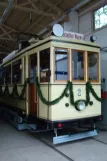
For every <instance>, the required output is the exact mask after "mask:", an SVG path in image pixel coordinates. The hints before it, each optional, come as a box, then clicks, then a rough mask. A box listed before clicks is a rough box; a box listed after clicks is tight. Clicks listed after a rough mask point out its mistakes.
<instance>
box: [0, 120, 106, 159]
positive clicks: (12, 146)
mask: <svg viewBox="0 0 107 161" xmlns="http://www.w3.org/2000/svg"><path fill="white" fill-rule="evenodd" d="M37 136H39V138H40V139H41V140H43V141H45V142H47V143H49V144H50V145H52V141H51V133H45V134H41V135H37ZM95 139H96V140H94V139H93V138H89V139H85V140H81V141H80V140H79V141H76V142H72V143H66V144H62V145H58V146H55V147H54V148H55V149H57V150H58V151H59V152H61V153H63V154H65V155H66V156H68V158H66V157H65V156H64V155H62V154H61V153H59V152H58V151H55V150H54V149H52V148H50V147H49V146H47V145H45V144H44V143H43V142H41V141H39V140H38V139H37V138H36V137H35V135H34V136H32V135H30V134H29V133H26V132H20V131H17V130H16V129H14V128H13V127H12V126H11V125H8V124H7V123H5V122H1V121H0V161H60V160H61V161H67V160H71V161H107V132H100V134H99V135H98V136H97V137H95ZM97 140H98V141H97ZM70 158H71V159H70Z"/></svg>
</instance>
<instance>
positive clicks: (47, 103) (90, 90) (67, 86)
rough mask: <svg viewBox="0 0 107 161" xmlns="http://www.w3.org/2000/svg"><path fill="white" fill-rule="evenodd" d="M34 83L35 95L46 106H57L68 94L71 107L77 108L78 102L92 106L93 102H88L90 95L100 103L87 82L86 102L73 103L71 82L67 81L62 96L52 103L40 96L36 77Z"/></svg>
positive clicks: (99, 99) (40, 92)
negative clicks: (36, 94)
mask: <svg viewBox="0 0 107 161" xmlns="http://www.w3.org/2000/svg"><path fill="white" fill-rule="evenodd" d="M35 82H36V89H37V93H38V96H39V98H40V99H41V101H42V102H43V103H44V104H46V105H55V104H57V103H58V102H59V101H60V100H61V99H62V98H63V97H64V96H66V97H68V96H69V94H70V103H71V104H72V105H73V106H75V107H76V106H77V104H78V102H79V101H84V103H85V105H86V106H88V104H90V105H92V104H93V102H92V101H91V100H90V93H92V95H93V96H94V97H95V99H96V100H97V101H99V102H101V101H102V99H101V98H99V97H98V96H97V94H96V92H95V91H94V89H93V87H92V85H91V84H90V82H87V83H86V100H77V101H74V93H73V85H72V82H70V81H68V83H67V85H66V87H65V89H64V90H63V92H62V94H61V95H60V96H59V97H58V98H56V99H55V100H53V101H48V100H46V99H45V97H44V96H43V94H42V91H41V89H40V84H39V82H38V78H37V77H36V79H35ZM67 91H69V94H68V93H67Z"/></svg>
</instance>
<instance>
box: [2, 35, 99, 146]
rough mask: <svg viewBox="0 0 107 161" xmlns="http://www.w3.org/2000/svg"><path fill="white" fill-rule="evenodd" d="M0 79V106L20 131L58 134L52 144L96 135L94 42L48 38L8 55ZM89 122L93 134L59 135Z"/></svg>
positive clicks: (96, 60) (96, 68)
mask: <svg viewBox="0 0 107 161" xmlns="http://www.w3.org/2000/svg"><path fill="white" fill-rule="evenodd" d="M0 77H1V79H0V82H1V86H0V103H1V107H3V108H4V111H5V115H6V118H7V119H8V120H9V121H10V122H11V123H13V124H14V125H15V126H16V127H17V128H18V129H19V130H22V129H27V128H30V129H33V130H34V131H35V132H36V131H37V130H39V129H43V130H54V132H55V134H56V135H55V137H54V138H53V141H54V144H57V143H61V142H65V141H70V140H75V139H80V138H84V137H89V136H94V135H97V130H96V127H95V124H96V122H98V121H100V120H101V98H100V97H101V85H100V84H101V82H100V47H99V46H98V45H96V44H95V43H92V42H86V41H83V40H74V39H71V38H66V37H57V36H50V37H47V38H45V39H44V40H39V41H38V42H37V43H34V44H32V45H30V46H28V47H26V48H25V49H23V50H19V51H18V50H17V51H14V52H12V53H11V54H10V55H8V56H7V57H6V58H5V59H4V60H3V63H2V64H1V70H0ZM87 124H90V125H91V129H92V130H91V131H90V130H89V131H85V132H84V133H81V134H76V137H75V136H74V135H73V136H70V135H64V136H59V137H58V136H57V130H58V129H63V128H66V127H73V126H77V127H81V126H82V125H87ZM34 125H35V126H34ZM41 131H42V130H41ZM82 134H83V135H82Z"/></svg>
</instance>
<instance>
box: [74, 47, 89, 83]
mask: <svg viewBox="0 0 107 161" xmlns="http://www.w3.org/2000/svg"><path fill="white" fill-rule="evenodd" d="M72 51H80V52H83V55H84V80H74V79H73V77H72V72H73V71H72V69H73V68H72V62H73V61H72V60H73V59H72ZM86 58H87V54H86V51H85V50H79V49H71V80H72V82H75V83H78V82H80V83H84V82H86V64H87V61H86V60H87V59H86Z"/></svg>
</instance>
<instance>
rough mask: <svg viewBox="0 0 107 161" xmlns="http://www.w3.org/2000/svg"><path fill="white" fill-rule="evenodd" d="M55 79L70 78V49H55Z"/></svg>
mask: <svg viewBox="0 0 107 161" xmlns="http://www.w3.org/2000/svg"><path fill="white" fill-rule="evenodd" d="M55 80H68V50H65V49H61V48H60V49H59V48H58V49H55Z"/></svg>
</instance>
